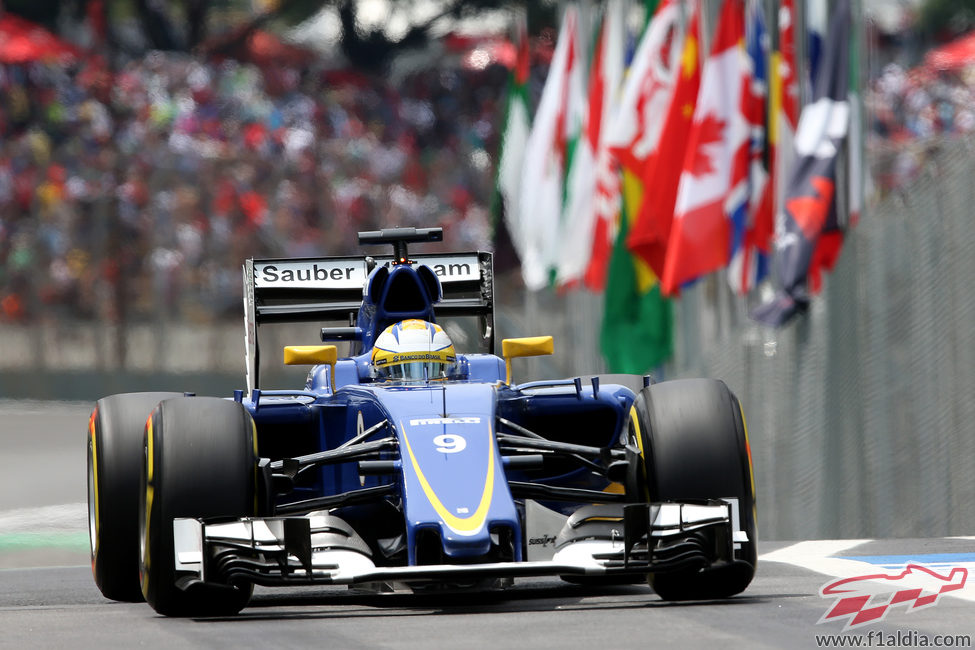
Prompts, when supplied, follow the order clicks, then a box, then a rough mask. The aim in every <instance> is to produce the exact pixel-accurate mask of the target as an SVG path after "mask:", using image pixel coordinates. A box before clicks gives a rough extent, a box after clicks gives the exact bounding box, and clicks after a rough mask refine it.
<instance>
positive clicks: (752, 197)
mask: <svg viewBox="0 0 975 650" xmlns="http://www.w3.org/2000/svg"><path fill="white" fill-rule="evenodd" d="M767 40H768V34H767V33H766V30H765V20H764V18H763V16H762V7H761V5H760V4H759V3H758V2H756V1H754V0H753V1H752V2H750V3H749V7H748V24H747V25H746V47H745V49H746V51H747V53H748V58H747V59H746V64H747V65H746V68H745V72H746V74H745V75H744V78H743V80H742V82H743V84H744V89H743V90H742V98H741V100H742V108H741V112H742V115H744V116H745V120H746V122H747V123H748V126H749V130H750V132H751V135H750V142H751V146H750V154H749V167H748V177H747V182H748V201H747V203H746V204H742V203H739V204H738V206H737V207H735V208H734V211H733V212H732V224H733V231H732V237H731V259H730V261H729V262H728V284H729V285H730V286H731V289H732V290H733V291H734V292H735V293H736V294H738V295H740V296H743V295H746V294H747V293H748V292H749V291H751V290H752V289H754V288H755V286H756V285H757V284H758V283H759V282H760V281H761V280H762V279H763V277H764V276H765V273H766V270H767V266H768V262H767V258H768V255H769V253H770V252H771V247H772V231H773V228H774V218H773V209H774V205H773V203H774V201H773V194H772V178H771V176H770V174H769V170H770V169H771V162H772V156H773V152H772V150H771V147H770V146H769V143H768V137H767V136H768V134H767V130H766V128H765V124H766V114H767V111H766V103H767V102H766V100H767V98H768V81H767V79H768V54H767Z"/></svg>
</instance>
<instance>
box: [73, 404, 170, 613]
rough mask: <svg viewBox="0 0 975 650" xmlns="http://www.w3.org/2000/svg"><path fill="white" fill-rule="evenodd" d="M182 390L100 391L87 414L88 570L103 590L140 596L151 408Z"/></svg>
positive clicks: (117, 596) (113, 595)
mask: <svg viewBox="0 0 975 650" xmlns="http://www.w3.org/2000/svg"><path fill="white" fill-rule="evenodd" d="M181 394H182V393H123V394H120V395H111V396H109V397H104V398H102V399H100V400H98V402H97V403H96V404H95V409H94V410H93V411H92V413H91V417H90V418H89V420H88V534H89V538H90V541H91V572H92V575H93V576H94V578H95V585H97V586H98V589H99V590H100V591H101V592H102V595H103V596H105V597H106V598H110V599H112V600H119V601H123V602H139V601H141V600H142V599H143V598H142V589H141V587H140V586H139V498H140V497H139V495H140V494H141V491H140V489H139V472H140V470H139V467H140V466H141V465H142V458H143V456H142V438H143V432H144V430H145V428H146V420H147V419H148V417H149V414H150V413H151V412H152V409H153V408H155V406H156V405H157V404H158V403H159V402H160V401H162V400H164V399H169V398H171V397H179V396H180V395H181Z"/></svg>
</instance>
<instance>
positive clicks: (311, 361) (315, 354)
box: [284, 345, 339, 393]
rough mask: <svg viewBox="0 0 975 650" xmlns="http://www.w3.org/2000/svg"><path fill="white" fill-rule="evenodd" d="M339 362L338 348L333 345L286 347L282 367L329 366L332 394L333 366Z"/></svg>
mask: <svg viewBox="0 0 975 650" xmlns="http://www.w3.org/2000/svg"><path fill="white" fill-rule="evenodd" d="M338 360H339V353H338V348H336V347H335V346H334V345H286V346H285V348H284V365H286V366H317V365H320V364H323V363H325V364H328V365H329V366H330V369H329V373H328V377H329V379H331V380H332V392H333V393H334V392H335V364H336V362H337V361H338Z"/></svg>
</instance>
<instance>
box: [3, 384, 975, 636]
mask: <svg viewBox="0 0 975 650" xmlns="http://www.w3.org/2000/svg"><path fill="white" fill-rule="evenodd" d="M90 406H91V405H88V404H45V403H33V404H31V403H23V402H16V403H14V402H7V403H4V402H2V401H0V648H72V649H75V648H130V647H131V648H135V647H142V648H313V647H322V648H332V649H343V648H370V649H371V648H424V649H426V648H502V649H506V650H507V649H509V648H510V649H515V648H517V649H528V650H534V649H535V648H539V649H541V648H597V649H599V650H608V649H610V648H613V649H615V648H715V647H716V646H720V647H722V648H746V647H747V648H816V647H851V646H852V647H856V644H860V646H859V647H925V646H929V647H939V644H940V647H973V646H972V643H973V638H975V616H973V614H975V538H952V539H930V540H835V541H834V540H819V541H805V542H763V543H761V544H760V562H759V570H758V575H757V576H756V578H755V580H754V581H753V583H752V585H751V586H750V587H749V589H748V590H747V591H746V592H745V593H744V594H742V595H741V596H738V597H735V598H732V599H729V600H726V601H711V602H693V603H679V604H674V603H666V602H664V601H661V600H660V599H659V598H658V597H657V596H656V595H654V594H653V593H652V592H651V591H650V589H649V588H648V587H645V586H642V585H627V586H617V587H602V588H597V587H580V586H576V585H570V584H566V583H562V582H561V581H559V580H555V579H552V580H534V581H524V582H518V583H517V584H516V585H515V587H514V588H512V589H510V590H507V591H505V592H500V593H489V594H470V595H468V594H465V595H450V596H429V595H424V596H407V595H399V594H397V595H390V596H374V595H363V594H359V593H355V592H351V591H349V590H347V589H345V588H327V589H318V588H296V589H287V590H277V589H263V588H258V589H257V590H256V591H255V595H254V598H253V599H252V601H251V604H250V605H249V606H248V607H247V608H246V609H244V611H243V612H242V613H241V614H240V615H238V616H236V617H232V618H198V619H167V618H163V617H160V616H157V615H156V614H155V612H153V611H152V610H151V609H150V608H149V606H148V605H146V604H144V603H138V604H129V603H114V602H111V601H108V600H106V599H105V598H103V597H102V596H101V594H100V593H99V592H98V590H97V588H96V587H95V585H94V582H93V581H92V578H91V571H90V567H89V564H88V562H89V553H88V539H87V529H86V522H87V519H86V518H87V511H86V508H85V505H84V501H85V432H86V426H87V416H88V411H89V409H90ZM760 496H761V495H760ZM911 564H915V565H917V566H916V567H915V568H912V569H910V571H908V569H907V567H909V566H910V565H911ZM918 567H920V568H918ZM863 576H868V577H869V578H870V580H866V581H864V580H852V578H859V577H863ZM840 579H843V580H846V582H844V583H843V585H842V586H843V588H845V589H848V590H849V591H847V592H845V593H844V594H843V595H846V596H850V597H851V598H860V599H861V600H859V601H855V602H854V605H855V606H847V609H848V610H849V611H850V613H849V614H847V615H844V616H836V617H833V618H830V619H825V618H824V617H825V616H826V615H827V612H830V611H832V610H833V608H834V607H836V606H837V604H838V603H839V602H840V601H839V598H840V596H838V595H829V596H823V595H821V591H822V590H823V589H824V588H826V587H827V585H829V584H831V583H834V582H836V581H837V580H840ZM838 589H839V587H834V589H833V590H834V591H836V590H838ZM898 591H899V592H900V593H901V594H907V595H906V596H900V597H895V596H894V594H895V593H896V592H898ZM941 592H943V593H941ZM864 594H866V595H864ZM899 599H900V600H903V602H896V601H897V600H899ZM850 602H853V601H850ZM921 605H924V606H923V607H922V606H921ZM844 606H846V605H844ZM885 606H886V607H885ZM874 608H877V609H876V610H874ZM866 610H871V611H875V612H879V611H882V612H883V613H884V616H883V618H879V619H877V620H874V621H870V622H864V623H861V624H859V625H856V626H853V627H848V625H849V624H850V623H851V622H852V621H853V620H854V619H853V616H854V615H856V614H857V613H859V612H864V611H866ZM827 636H830V637H832V638H826V637H827Z"/></svg>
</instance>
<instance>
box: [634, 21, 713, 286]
mask: <svg viewBox="0 0 975 650" xmlns="http://www.w3.org/2000/svg"><path fill="white" fill-rule="evenodd" d="M692 12H693V13H692V15H691V19H690V24H689V27H688V30H687V34H686V36H685V38H684V42H683V47H682V49H681V55H680V63H679V67H678V74H677V79H676V82H675V85H674V92H673V95H672V97H671V100H670V103H669V106H668V109H667V115H666V117H665V119H664V122H663V127H662V130H661V133H660V138H659V140H658V142H657V147H656V150H655V151H654V153H653V156H652V157H651V159H650V161H649V162H648V164H646V165H645V166H644V168H643V175H642V178H641V180H642V182H643V200H642V201H641V204H640V211H639V213H638V214H637V215H636V220H635V222H634V224H633V226H632V227H631V228H630V233H629V237H628V239H627V246H629V248H630V250H631V251H633V252H634V253H636V254H638V255H639V256H640V257H642V258H643V259H644V260H645V261H646V262H647V264H649V265H650V268H651V269H653V272H654V273H655V274H656V275H657V277H662V275H663V270H664V257H665V255H666V251H667V243H668V239H669V237H670V228H671V223H672V221H673V215H674V204H675V202H676V200H677V188H678V185H679V182H680V175H681V165H680V163H676V162H675V161H682V160H683V159H684V152H685V151H686V150H687V144H688V136H689V134H690V131H691V121H692V118H693V116H694V103H695V101H696V98H697V93H698V88H699V86H700V83H701V66H700V62H699V53H698V50H699V47H700V43H701V26H700V22H701V21H700V16H699V8H698V6H697V3H696V2H695V3H694V8H693V9H692Z"/></svg>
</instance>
